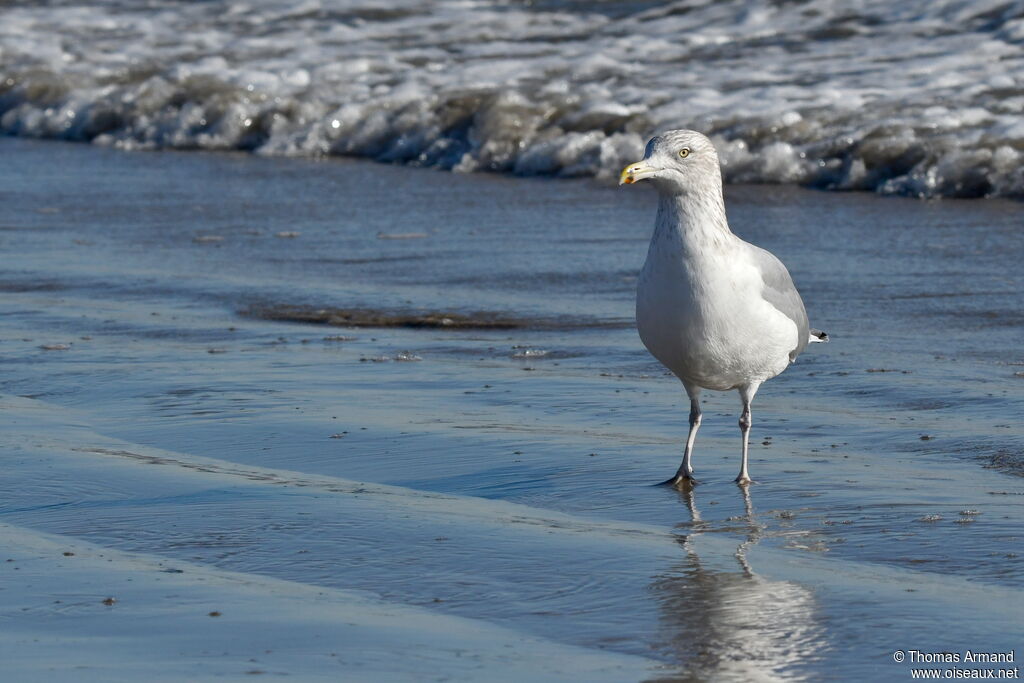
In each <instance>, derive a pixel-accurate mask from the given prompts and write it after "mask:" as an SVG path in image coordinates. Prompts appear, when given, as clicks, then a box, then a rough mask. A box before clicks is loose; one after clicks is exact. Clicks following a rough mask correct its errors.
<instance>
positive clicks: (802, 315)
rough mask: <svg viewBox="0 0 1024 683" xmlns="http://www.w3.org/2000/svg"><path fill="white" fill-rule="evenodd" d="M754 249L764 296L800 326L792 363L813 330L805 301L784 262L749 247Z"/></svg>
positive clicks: (792, 353)
mask: <svg viewBox="0 0 1024 683" xmlns="http://www.w3.org/2000/svg"><path fill="white" fill-rule="evenodd" d="M747 246H748V247H749V248H750V251H751V256H752V257H753V259H754V263H755V264H756V265H757V268H758V269H759V270H760V271H761V280H762V281H763V283H764V286H763V288H762V289H761V295H762V296H763V297H764V298H765V300H767V301H768V303H770V304H771V305H772V306H774V307H775V308H777V309H779V311H781V312H782V313H783V314H784V315H785V316H786V317H787V318H789V319H790V320H792V321H793V322H794V323H796V327H797V330H798V337H797V339H796V346H795V347H794V348H793V350H792V351H790V352H789V360H790V362H792V361H794V360H796V357H797V356H798V355H800V352H801V351H803V350H804V349H805V348H807V343H808V341H809V340H810V332H811V329H810V328H811V326H810V323H809V322H808V321H807V311H806V310H805V309H804V302H803V299H801V298H800V292H798V291H797V290H796V285H794V284H793V278H792V277H790V275H789V271H788V270H786V266H785V265H783V263H782V261H780V260H779V259H778V258H776V256H775V254H773V253H771V252H770V251H765V250H764V249H762V248H760V247H756V246H754V245H753V244H747Z"/></svg>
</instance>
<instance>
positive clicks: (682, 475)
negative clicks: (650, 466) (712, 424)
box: [662, 388, 701, 486]
mask: <svg viewBox="0 0 1024 683" xmlns="http://www.w3.org/2000/svg"><path fill="white" fill-rule="evenodd" d="M686 393H687V394H689V395H690V433H689V434H688V435H687V436H686V449H685V450H684V451H683V462H682V464H681V465H679V469H678V470H676V476H674V477H672V478H671V479H669V480H668V481H664V482H662V483H663V484H667V485H670V486H679V485H680V484H690V485H692V484H695V483H696V480H695V479H694V478H693V465H691V464H690V458H691V457H692V455H693V442H694V441H696V440H697V430H698V429H700V420H701V412H700V401H699V400H698V395H697V391H696V390H694V391H691V390H690V389H689V388H687V392H686Z"/></svg>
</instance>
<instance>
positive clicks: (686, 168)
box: [619, 130, 722, 195]
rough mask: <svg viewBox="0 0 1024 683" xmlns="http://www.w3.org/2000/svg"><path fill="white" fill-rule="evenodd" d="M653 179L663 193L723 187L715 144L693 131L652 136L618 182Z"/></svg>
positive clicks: (627, 183) (631, 182)
mask: <svg viewBox="0 0 1024 683" xmlns="http://www.w3.org/2000/svg"><path fill="white" fill-rule="evenodd" d="M641 180H650V181H651V182H653V183H654V186H655V187H656V188H657V190H658V192H659V193H661V194H669V195H681V194H689V193H691V192H695V191H696V192H701V191H708V190H714V189H715V188H721V186H722V171H721V168H720V167H719V165H718V153H717V152H715V146H714V145H712V144H711V141H710V140H708V139H707V138H706V137H704V136H703V135H701V134H700V133H698V132H697V131H694V130H670V131H666V132H664V133H660V134H659V135H656V136H654V137H653V138H651V141H650V142H648V143H647V149H646V150H645V152H644V158H643V159H641V160H640V161H637V162H636V163H633V164H630V165H629V166H626V168H624V169H622V174H621V175H620V176H619V185H631V184H633V183H638V182H640V181H641Z"/></svg>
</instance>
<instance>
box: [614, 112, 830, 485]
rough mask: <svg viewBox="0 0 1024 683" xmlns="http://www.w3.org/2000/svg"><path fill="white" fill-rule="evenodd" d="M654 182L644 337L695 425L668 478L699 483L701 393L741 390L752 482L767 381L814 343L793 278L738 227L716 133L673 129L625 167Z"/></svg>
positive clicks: (817, 337) (640, 300)
mask: <svg viewBox="0 0 1024 683" xmlns="http://www.w3.org/2000/svg"><path fill="white" fill-rule="evenodd" d="M641 180H647V181H650V182H651V183H652V184H653V185H654V187H655V189H656V190H657V191H658V215H657V218H656V219H655V221H654V235H653V236H652V237H651V245H650V247H649V249H648V251H647V261H646V262H645V263H644V267H643V270H641V271H640V277H639V279H638V281H637V291H636V326H637V330H638V331H639V333H640V339H641V340H643V343H644V346H646V347H647V350H648V351H650V352H651V355H653V356H654V357H655V358H657V359H658V360H659V361H660V362H661V363H662V365H664V366H665V367H666V368H668V369H669V370H670V371H671V372H672V373H673V374H674V375H675V376H676V377H678V378H679V379H680V380H682V382H683V387H684V388H685V389H686V395H687V396H688V397H689V399H690V432H689V435H688V436H687V438H686V448H685V450H684V451H683V462H682V464H681V465H680V466H679V469H678V470H677V471H676V474H675V476H674V477H672V478H671V479H669V480H668V481H666V482H664V483H665V484H669V485H672V486H675V487H677V488H679V487H684V486H686V485H692V484H694V483H696V482H695V481H694V478H693V467H692V465H691V458H692V455H693V443H694V441H695V440H696V438H697V430H698V428H699V427H700V422H701V411H700V392H701V390H702V389H711V390H714V391H730V390H733V389H736V390H737V391H739V395H740V399H741V401H742V402H743V412H742V413H741V415H740V421H739V424H740V433H741V435H742V437H743V458H742V461H741V464H740V473H739V475H738V476H737V477H736V483H737V484H739V485H741V486H745V485H747V484H750V483H751V479H750V474H749V472H748V470H747V451H748V441H749V436H750V427H751V424H752V419H751V414H750V404H751V402H752V401H753V400H754V394H756V393H757V390H758V388H759V387H760V386H761V384H762V383H763V382H764V381H765V380H768V379H771V378H772V377H775V376H776V375H778V374H779V373H780V372H782V371H783V370H785V369H786V368H787V367H788V366H789V364H790V363H792V362H793V361H795V360H796V357H797V356H798V355H799V354H800V352H801V351H803V350H804V349H805V348H806V347H807V345H808V344H809V343H811V342H824V341H828V335H827V334H825V333H824V332H822V331H820V330H815V329H811V328H810V326H809V324H808V321H807V312H806V311H805V310H804V303H803V301H802V300H801V299H800V293H799V292H797V290H796V286H795V285H794V284H793V279H792V278H791V277H790V275H789V271H788V270H786V266H784V265H783V264H782V261H780V260H779V259H778V258H776V257H775V256H774V255H773V254H772V253H770V252H768V251H765V250H764V249H761V248H760V247H756V246H754V245H753V244H750V243H748V242H744V241H743V240H741V239H740V238H739V237H737V236H736V235H734V234H733V233H732V231H731V230H729V222H728V220H726V217H725V201H724V199H723V198H722V171H721V167H720V165H719V162H718V154H717V152H715V147H714V145H713V144H711V141H710V140H708V139H707V138H706V137H704V136H703V135H701V134H700V133H698V132H696V131H692V130H671V131H667V132H665V133H662V134H660V135H657V136H655V137H654V138H652V139H651V141H650V142H648V143H647V149H646V151H645V152H644V158H643V159H642V160H641V161H638V162H636V163H633V164H630V165H628V166H626V168H624V169H623V170H622V175H621V176H620V178H619V184H620V185H623V184H625V185H629V184H632V183H637V182H640V181H641Z"/></svg>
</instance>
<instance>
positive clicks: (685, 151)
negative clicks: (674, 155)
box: [679, 147, 690, 159]
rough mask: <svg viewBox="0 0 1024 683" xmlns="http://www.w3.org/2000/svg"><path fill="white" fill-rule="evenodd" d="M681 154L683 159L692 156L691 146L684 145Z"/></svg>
mask: <svg viewBox="0 0 1024 683" xmlns="http://www.w3.org/2000/svg"><path fill="white" fill-rule="evenodd" d="M679 156H680V157H681V158H683V159H685V158H686V157H688V156H690V148H689V147H683V148H682V149H681V150H679Z"/></svg>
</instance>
